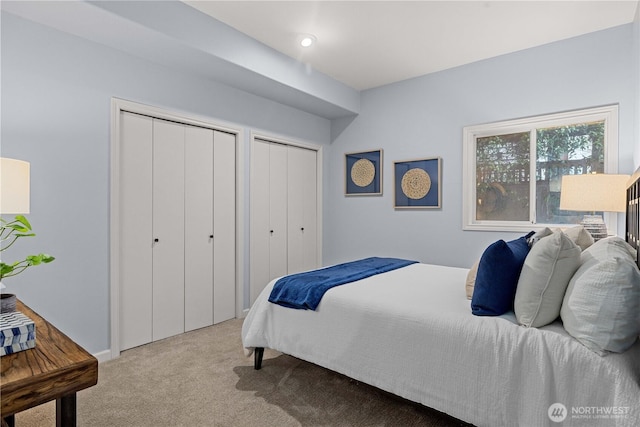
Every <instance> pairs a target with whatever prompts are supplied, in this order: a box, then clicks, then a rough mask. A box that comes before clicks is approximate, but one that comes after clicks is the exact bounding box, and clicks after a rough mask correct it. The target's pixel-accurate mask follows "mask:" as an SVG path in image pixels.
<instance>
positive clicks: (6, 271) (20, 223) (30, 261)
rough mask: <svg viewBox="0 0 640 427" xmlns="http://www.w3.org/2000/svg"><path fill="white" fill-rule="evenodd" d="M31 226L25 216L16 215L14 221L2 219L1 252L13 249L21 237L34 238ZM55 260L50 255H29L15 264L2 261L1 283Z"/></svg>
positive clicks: (0, 232) (0, 233)
mask: <svg viewBox="0 0 640 427" xmlns="http://www.w3.org/2000/svg"><path fill="white" fill-rule="evenodd" d="M33 236H35V233H33V232H32V229H31V224H29V221H27V218H25V217H24V216H23V215H16V217H15V219H14V220H13V221H10V222H9V221H6V220H5V219H3V218H0V252H1V251H4V250H6V249H8V248H9V247H11V246H12V245H13V244H14V243H15V242H16V240H18V239H20V238H21V237H33ZM54 259H55V258H54V257H52V256H51V255H48V254H42V253H41V254H37V255H27V257H26V258H25V259H23V260H20V261H16V262H13V263H9V264H8V263H5V262H4V261H0V281H2V279H4V278H5V277H12V276H16V275H18V274H20V273H22V272H23V271H24V270H26V269H27V268H29V267H32V266H34V265H40V264H47V263H50V262H51V261H53V260H54Z"/></svg>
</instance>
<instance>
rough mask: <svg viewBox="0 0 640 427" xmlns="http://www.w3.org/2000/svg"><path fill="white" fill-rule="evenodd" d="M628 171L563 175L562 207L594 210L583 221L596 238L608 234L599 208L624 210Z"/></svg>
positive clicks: (585, 210) (562, 208) (603, 209)
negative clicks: (620, 173)
mask: <svg viewBox="0 0 640 427" xmlns="http://www.w3.org/2000/svg"><path fill="white" fill-rule="evenodd" d="M628 179H629V175H618V174H604V173H600V174H584V175H564V176H563V177H562V187H561V189H560V209H561V210H568V211H580V212H591V214H590V215H589V214H586V215H585V216H584V218H583V219H582V222H581V224H582V225H583V226H584V228H585V229H586V230H587V231H589V233H591V235H592V236H593V239H594V240H599V239H602V238H604V237H607V226H606V225H605V223H604V220H603V218H602V215H596V212H625V211H626V188H627V181H628Z"/></svg>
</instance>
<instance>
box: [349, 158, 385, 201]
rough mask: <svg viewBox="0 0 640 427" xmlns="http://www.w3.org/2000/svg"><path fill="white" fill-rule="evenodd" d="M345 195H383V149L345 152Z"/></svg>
mask: <svg viewBox="0 0 640 427" xmlns="http://www.w3.org/2000/svg"><path fill="white" fill-rule="evenodd" d="M344 165H345V168H344V183H345V186H344V194H345V196H381V195H382V150H381V149H380V150H371V151H361V152H357V153H345V156H344Z"/></svg>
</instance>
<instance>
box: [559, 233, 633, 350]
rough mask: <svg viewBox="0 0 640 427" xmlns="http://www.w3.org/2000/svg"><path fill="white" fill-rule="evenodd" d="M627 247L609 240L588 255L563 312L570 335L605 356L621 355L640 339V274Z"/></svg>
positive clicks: (582, 259)
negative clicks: (609, 353) (608, 354)
mask: <svg viewBox="0 0 640 427" xmlns="http://www.w3.org/2000/svg"><path fill="white" fill-rule="evenodd" d="M625 245H626V243H625V242H624V241H623V240H622V239H620V238H619V237H609V238H606V239H602V240H599V241H597V242H596V243H594V244H593V245H592V246H591V247H589V249H587V250H585V251H584V252H583V253H582V256H581V263H582V264H581V266H580V268H578V270H577V271H576V272H575V274H574V275H573V278H572V279H571V281H570V282H569V286H568V287H567V292H566V293H565V296H564V300H563V302H562V308H561V310H560V317H561V318H562V321H563V322H564V328H565V329H566V330H567V332H568V333H569V334H571V335H572V336H573V337H575V338H576V339H577V340H578V341H580V342H581V343H582V344H583V345H584V346H586V347H587V348H589V349H591V350H593V351H594V352H596V353H598V354H600V355H605V354H606V353H607V352H615V353H622V352H623V351H625V350H627V349H628V348H629V347H631V346H632V345H633V343H634V342H635V341H636V339H637V338H638V335H639V334H640V271H639V270H638V267H637V266H636V264H635V263H634V262H633V261H632V260H631V255H630V254H629V251H628V249H627V248H626V246H625Z"/></svg>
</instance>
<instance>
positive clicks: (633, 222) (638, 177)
mask: <svg viewBox="0 0 640 427" xmlns="http://www.w3.org/2000/svg"><path fill="white" fill-rule="evenodd" d="M625 238H626V240H627V242H628V243H629V244H630V245H631V246H633V247H634V248H635V249H636V251H637V252H638V253H640V251H638V246H640V168H638V170H636V172H635V173H634V174H633V175H632V176H631V178H630V179H629V185H628V186H627V232H626V234H625ZM636 264H638V267H640V257H639V256H637V255H636Z"/></svg>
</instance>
